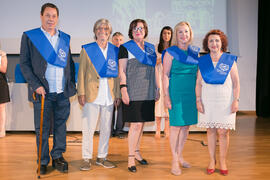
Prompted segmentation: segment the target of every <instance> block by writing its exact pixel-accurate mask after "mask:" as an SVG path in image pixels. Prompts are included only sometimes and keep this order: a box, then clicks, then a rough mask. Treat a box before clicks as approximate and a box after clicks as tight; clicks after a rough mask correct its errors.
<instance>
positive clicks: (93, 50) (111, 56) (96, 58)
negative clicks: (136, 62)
mask: <svg viewBox="0 0 270 180" xmlns="http://www.w3.org/2000/svg"><path fill="white" fill-rule="evenodd" d="M82 48H84V49H85V51H86V53H87V55H88V57H89V58H90V60H91V62H92V63H93V65H94V67H95V69H96V71H97V73H98V74H99V76H100V77H102V78H106V77H117V76H118V51H119V49H118V47H116V46H114V45H112V44H111V43H108V52H107V59H105V57H104V55H103V53H102V52H101V50H100V48H99V46H98V44H97V43H96V42H93V43H89V44H85V45H83V46H82Z"/></svg>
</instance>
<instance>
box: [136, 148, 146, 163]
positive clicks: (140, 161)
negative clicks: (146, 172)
mask: <svg viewBox="0 0 270 180" xmlns="http://www.w3.org/2000/svg"><path fill="white" fill-rule="evenodd" d="M135 152H137V153H140V150H136V151H135ZM135 159H136V161H138V162H139V163H140V164H141V165H148V162H147V161H146V160H145V159H143V158H142V160H138V159H137V158H135Z"/></svg>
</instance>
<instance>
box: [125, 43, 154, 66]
mask: <svg viewBox="0 0 270 180" xmlns="http://www.w3.org/2000/svg"><path fill="white" fill-rule="evenodd" d="M123 46H124V47H125V48H127V50H128V51H129V52H131V53H132V54H133V55H134V56H135V58H136V59H137V60H138V61H139V62H140V63H142V64H145V65H149V66H153V67H155V65H156V62H157V55H156V52H155V46H154V45H153V44H150V43H148V42H144V51H145V52H143V50H142V49H141V48H140V47H139V46H138V45H137V44H136V43H135V42H134V41H133V40H130V41H128V42H126V43H124V44H123Z"/></svg>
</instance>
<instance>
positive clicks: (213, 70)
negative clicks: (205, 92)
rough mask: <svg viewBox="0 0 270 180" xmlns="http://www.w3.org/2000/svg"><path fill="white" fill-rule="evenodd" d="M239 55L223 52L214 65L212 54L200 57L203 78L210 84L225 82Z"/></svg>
mask: <svg viewBox="0 0 270 180" xmlns="http://www.w3.org/2000/svg"><path fill="white" fill-rule="evenodd" d="M234 61H237V56H234V55H231V54H228V53H223V54H222V55H221V57H220V59H219V61H218V63H217V65H216V67H214V65H213V62H212V60H211V57H210V54H206V55H204V56H202V57H200V58H199V68H200V71H201V75H202V78H203V80H204V81H205V82H206V83H208V84H223V83H224V82H225V80H226V78H227V76H228V74H229V73H230V71H231V68H232V65H233V63H234Z"/></svg>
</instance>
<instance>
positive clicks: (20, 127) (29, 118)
mask: <svg viewBox="0 0 270 180" xmlns="http://www.w3.org/2000/svg"><path fill="white" fill-rule="evenodd" d="M8 85H9V92H10V99H11V101H10V102H9V103H7V108H6V113H7V121H6V130H7V131H34V129H35V128H34V108H33V104H32V103H31V102H29V101H28V90H27V84H26V83H13V82H11V83H9V84H8ZM70 105H71V106H70V116H69V118H68V120H67V131H81V130H82V116H81V115H82V108H81V106H80V104H79V102H78V99H77V95H75V96H73V97H71V98H70ZM98 124H99V123H98ZM163 128H164V121H163V122H162V124H161V129H163ZM96 130H97V131H98V130H99V126H98V125H97V129H96ZM190 130H191V131H205V130H204V129H200V128H197V127H196V126H191V128H190ZM124 131H128V123H126V124H125V127H124ZM144 131H155V122H147V123H145V126H144Z"/></svg>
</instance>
